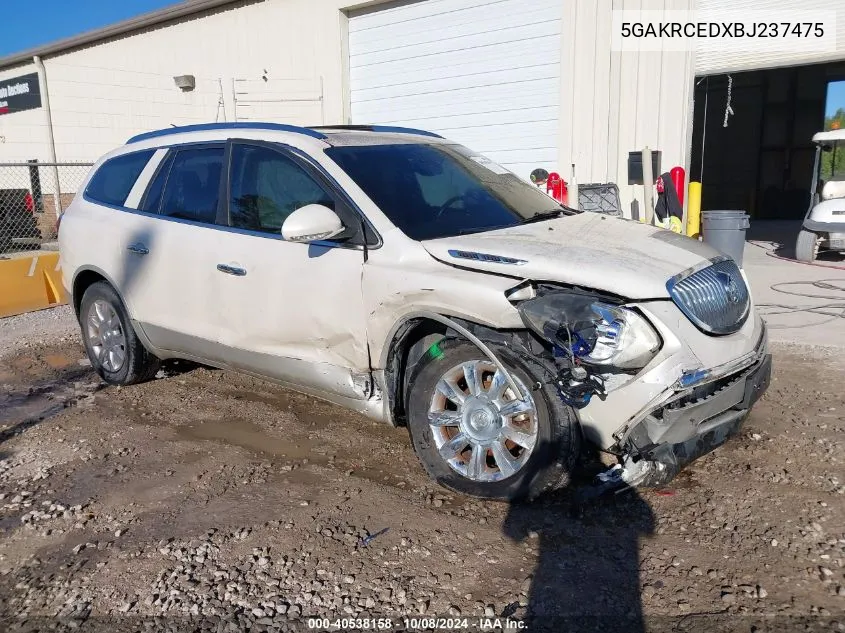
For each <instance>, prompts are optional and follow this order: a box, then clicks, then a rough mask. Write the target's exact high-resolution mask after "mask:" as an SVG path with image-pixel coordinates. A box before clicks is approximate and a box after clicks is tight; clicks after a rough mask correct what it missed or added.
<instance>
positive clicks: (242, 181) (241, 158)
mask: <svg viewBox="0 0 845 633" xmlns="http://www.w3.org/2000/svg"><path fill="white" fill-rule="evenodd" d="M308 204H322V205H324V206H326V207H329V208H330V209H335V203H334V200H333V199H332V197H331V195H329V193H328V192H327V191H326V190H325V189H323V187H322V186H321V185H320V184H319V183H318V182H317V181H316V180H315V179H314V178H312V177H311V176H310V175H309V174H308V173H307V172H306V171H305V170H304V169H303V168H302V167H300V166H299V165H298V164H297V163H296V162H295V161H294V160H293V159H292V158H290V157H288V156H286V155H285V154H282V153H281V152H278V151H275V150H273V149H270V148H267V147H261V146H257V145H235V146H234V147H233V148H232V180H231V189H230V195H229V222H230V224H231V225H232V226H233V227H237V228H241V229H249V230H252V231H261V232H266V233H279V232H280V231H281V229H282V224H283V223H284V221H285V219H286V218H287V217H288V216H289V215H290V214H291V213H293V212H294V211H296V210H297V209H299V208H300V207H304V206H305V205H308Z"/></svg>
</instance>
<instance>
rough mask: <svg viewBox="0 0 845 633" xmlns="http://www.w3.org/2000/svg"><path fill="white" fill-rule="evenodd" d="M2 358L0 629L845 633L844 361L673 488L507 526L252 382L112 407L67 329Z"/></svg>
mask: <svg viewBox="0 0 845 633" xmlns="http://www.w3.org/2000/svg"><path fill="white" fill-rule="evenodd" d="M0 350H2V351H0V630H2V629H4V628H5V629H8V630H16V629H18V628H27V627H29V628H30V629H31V630H40V627H45V626H47V625H56V624H58V623H61V624H63V625H65V624H72V625H73V626H79V625H80V624H81V626H82V629H81V630H93V629H98V628H99V629H100V630H165V629H167V628H168V627H170V628H172V629H174V630H214V631H239V630H247V629H249V630H252V631H264V630H267V631H271V630H292V631H301V630H308V629H309V628H311V626H309V622H310V624H311V625H313V624H314V622H313V621H312V620H310V619H311V618H314V617H322V618H329V619H330V620H335V619H336V618H364V617H367V616H369V617H371V618H387V619H389V620H390V623H391V625H392V628H393V629H394V630H395V629H401V628H408V629H412V630H418V629H422V628H426V625H427V624H429V622H428V621H426V620H422V621H421V620H412V619H411V618H434V617H441V618H452V621H451V622H442V623H441V624H443V626H441V627H440V630H447V629H448V630H456V629H464V630H479V629H480V628H483V625H484V624H486V623H487V622H488V620H485V619H484V618H489V622H490V624H494V620H493V619H494V618H495V617H510V618H511V620H510V622H511V624H512V625H515V623H517V622H521V623H523V624H528V625H529V629H530V630H550V631H566V630H596V631H617V630H618V631H644V630H648V631H664V630H667V631H668V630H672V631H711V630H725V631H749V632H750V631H796V630H801V631H804V630H810V631H815V630H819V631H845V496H843V494H845V462H844V461H843V460H845V457H843V429H845V394H843V384H845V381H843V376H845V366H843V363H842V361H841V359H840V357H839V356H838V355H837V354H835V353H833V352H826V351H825V350H823V349H818V348H816V349H811V348H799V347H795V346H791V347H788V348H787V347H775V349H774V351H775V375H774V379H773V382H772V386H771V388H770V390H769V392H768V394H767V395H766V396H765V397H764V398H763V400H761V401H760V403H759V404H758V405H757V408H756V409H755V410H754V412H753V414H752V415H751V417H750V418H749V420H748V423H747V425H746V427H745V429H744V432H743V434H742V435H741V436H740V437H737V438H735V439H734V440H732V441H731V442H729V443H728V444H727V445H726V446H724V447H722V448H721V449H719V450H718V451H717V452H715V453H713V454H711V455H709V456H707V457H705V458H703V459H701V460H699V461H698V462H696V463H695V464H694V465H693V466H691V467H690V468H688V469H687V470H686V471H685V472H684V473H683V474H682V475H681V476H680V477H679V478H678V479H676V480H675V481H674V482H673V483H672V485H671V486H670V487H668V488H666V489H663V490H657V491H655V490H643V491H638V492H626V493H623V494H618V495H610V496H607V497H603V498H600V499H598V500H593V501H590V502H579V501H577V499H576V494H575V493H574V492H573V491H571V490H570V491H562V492H560V493H559V494H556V495H555V496H553V497H551V498H547V499H543V500H542V501H540V502H537V503H534V504H530V505H510V506H509V505H507V504H501V503H487V502H478V501H475V500H471V499H467V498H463V497H460V496H458V495H454V494H451V493H449V492H447V491H445V490H443V489H440V488H439V487H437V486H435V485H433V484H431V483H430V482H429V481H428V480H427V478H426V477H425V475H424V473H423V470H422V468H421V466H420V465H419V464H418V463H417V461H416V458H415V457H414V455H413V453H412V450H411V448H410V445H409V441H408V436H407V433H406V432H405V430H404V429H395V430H394V429H390V428H386V427H385V426H384V425H381V424H378V423H374V422H372V421H370V420H367V419H365V418H362V417H360V416H357V415H355V414H353V413H349V412H347V411H345V410H342V409H338V408H336V407H333V406H331V405H328V404H325V403H322V402H319V401H316V400H314V399H311V398H308V397H306V396H302V395H299V394H295V393H292V392H289V391H285V390H283V389H280V388H278V387H275V386H273V385H271V384H269V383H265V382H262V381H260V380H255V379H252V378H248V377H244V376H240V375H236V374H232V373H229V372H222V371H216V370H209V369H204V368H196V367H189V366H184V365H183V366H180V365H178V364H177V365H173V366H170V367H168V369H167V370H166V371H165V372H162V373H161V374H160V378H159V379H157V380H155V381H153V382H151V383H148V384H144V385H139V386H134V387H128V388H114V387H106V386H105V385H103V384H101V383H100V381H99V380H98V379H97V377H96V375H95V374H94V373H93V372H92V370H91V369H90V367H89V366H88V364H87V362H86V361H84V360H83V358H84V353H83V351H82V348H81V345H80V343H79V342H78V340H77V334H76V325H75V323H74V320H73V315H72V312H71V311H70V310H69V309H68V308H60V309H55V310H49V311H44V312H39V313H34V314H29V315H24V316H20V317H14V318H11V319H4V320H0ZM156 616H162V617H158V618H157V617H156ZM404 618H408V620H405V619H404ZM340 624H344V622H340ZM345 624H346V626H344V627H342V628H343V629H344V630H377V629H378V627H379V625H383V624H385V623H384V622H365V621H360V620H359V621H358V622H351V623H350V622H348V621H347V622H346V623H345ZM450 625H451V626H450ZM320 628H321V630H326V627H320ZM428 628H431V627H428ZM333 630H337V629H333ZM491 630H492V629H491ZM514 630H515V629H514Z"/></svg>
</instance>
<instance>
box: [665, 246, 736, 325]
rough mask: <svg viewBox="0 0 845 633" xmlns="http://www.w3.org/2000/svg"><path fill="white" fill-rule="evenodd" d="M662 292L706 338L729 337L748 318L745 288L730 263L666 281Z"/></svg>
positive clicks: (732, 263) (721, 260)
mask: <svg viewBox="0 0 845 633" xmlns="http://www.w3.org/2000/svg"><path fill="white" fill-rule="evenodd" d="M666 289H667V290H668V291H669V295H670V296H671V297H672V300H673V301H674V302H675V304H676V305H677V306H678V307H679V308H680V309H681V311H682V312H683V313H684V314H685V315H687V318H689V320H690V321H692V322H693V323H694V324H695V325H696V326H697V327H698V328H699V329H701V330H704V331H705V332H707V333H708V334H731V333H732V332H736V331H737V330H738V329H739V328H741V327H742V324H743V323H745V319H747V318H748V312H749V309H750V306H751V299H750V296H749V294H748V287H747V286H746V285H745V280H744V279H743V278H742V273H740V272H739V268H738V267H737V265H736V263H735V262H734V261H733V260H732V259H720V260H716V261H714V263H713V264H712V265H711V266H708V267H707V268H703V269H701V270H698V271H695V272H692V273H681V274H680V275H678V276H676V277H673V278H672V279H670V280H669V282H668V283H667V284H666Z"/></svg>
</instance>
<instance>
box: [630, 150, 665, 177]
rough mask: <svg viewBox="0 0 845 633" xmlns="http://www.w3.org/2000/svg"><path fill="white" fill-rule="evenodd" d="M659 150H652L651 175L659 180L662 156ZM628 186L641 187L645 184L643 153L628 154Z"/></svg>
mask: <svg viewBox="0 0 845 633" xmlns="http://www.w3.org/2000/svg"><path fill="white" fill-rule="evenodd" d="M661 153H662V152H661V151H660V150H659V149H653V150H651V175H652V176H653V177H654V179H655V180H657V177H658V176H659V175H660V173H661V172H660V155H661ZM628 184H629V185H641V184H643V153H642V152H628Z"/></svg>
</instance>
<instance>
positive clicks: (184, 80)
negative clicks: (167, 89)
mask: <svg viewBox="0 0 845 633" xmlns="http://www.w3.org/2000/svg"><path fill="white" fill-rule="evenodd" d="M173 83H175V84H176V87H177V88H179V90H181V91H182V92H191V90H193V89H194V88H196V87H197V80H196V77H194V76H193V75H178V76H177V77H174V78H173Z"/></svg>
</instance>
